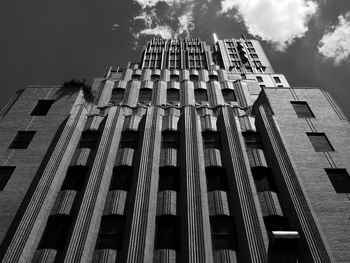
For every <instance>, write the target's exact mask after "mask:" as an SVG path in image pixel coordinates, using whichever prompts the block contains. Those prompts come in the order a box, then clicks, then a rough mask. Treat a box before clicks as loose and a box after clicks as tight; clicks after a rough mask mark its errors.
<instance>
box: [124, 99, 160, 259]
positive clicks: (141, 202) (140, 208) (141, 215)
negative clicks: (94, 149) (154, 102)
mask: <svg viewBox="0 0 350 263" xmlns="http://www.w3.org/2000/svg"><path fill="white" fill-rule="evenodd" d="M161 111H163V110H162V109H160V108H159V107H158V106H150V107H149V108H148V111H147V114H146V120H145V127H144V131H143V136H142V138H140V142H141V143H142V145H141V151H140V155H139V156H138V160H137V163H138V166H137V167H136V171H137V174H136V178H137V182H136V189H135V188H133V189H132V197H131V198H132V199H133V200H134V205H133V210H132V214H131V217H132V218H131V220H130V223H129V225H128V226H127V230H128V233H130V236H129V238H128V240H129V241H128V242H129V244H128V246H127V247H128V251H127V253H126V259H124V260H123V262H129V263H134V262H152V258H153V250H154V249H153V248H154V230H155V215H156V209H157V190H158V177H159V176H158V169H159V157H160V142H161V127H162V125H161Z"/></svg>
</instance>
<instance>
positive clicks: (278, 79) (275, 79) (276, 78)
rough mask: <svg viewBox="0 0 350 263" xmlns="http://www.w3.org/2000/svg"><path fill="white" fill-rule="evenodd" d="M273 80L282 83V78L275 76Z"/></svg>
mask: <svg viewBox="0 0 350 263" xmlns="http://www.w3.org/2000/svg"><path fill="white" fill-rule="evenodd" d="M273 80H274V81H275V82H276V83H281V80H280V78H279V77H273Z"/></svg>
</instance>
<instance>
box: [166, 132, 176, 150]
mask: <svg viewBox="0 0 350 263" xmlns="http://www.w3.org/2000/svg"><path fill="white" fill-rule="evenodd" d="M162 147H163V148H174V149H178V148H179V133H178V132H177V131H163V132H162Z"/></svg>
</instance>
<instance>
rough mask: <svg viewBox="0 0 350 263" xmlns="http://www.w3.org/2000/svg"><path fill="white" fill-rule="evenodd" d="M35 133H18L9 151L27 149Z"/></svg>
mask: <svg viewBox="0 0 350 263" xmlns="http://www.w3.org/2000/svg"><path fill="white" fill-rule="evenodd" d="M35 133H36V131H18V132H17V135H16V137H15V138H14V139H13V141H12V143H11V145H10V147H9V149H27V148H28V146H29V144H30V142H31V141H32V139H33V137H34V135H35Z"/></svg>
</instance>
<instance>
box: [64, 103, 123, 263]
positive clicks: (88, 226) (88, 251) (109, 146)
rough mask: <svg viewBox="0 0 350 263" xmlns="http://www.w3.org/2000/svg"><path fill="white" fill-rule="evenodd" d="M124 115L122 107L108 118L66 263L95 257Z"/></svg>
mask: <svg viewBox="0 0 350 263" xmlns="http://www.w3.org/2000/svg"><path fill="white" fill-rule="evenodd" d="M121 115H122V110H121V108H120V107H113V108H111V110H110V112H109V114H108V117H107V120H106V124H105V126H104V130H103V133H102V136H101V139H100V143H99V146H98V149H97V152H96V157H95V160H94V163H93V165H92V168H91V171H90V176H89V180H88V183H87V186H86V188H85V192H84V194H83V198H82V200H81V205H80V208H79V212H78V215H77V217H76V219H75V224H74V228H73V231H72V235H71V238H70V241H69V244H68V246H67V250H66V253H65V255H64V259H63V261H64V262H85V261H88V260H89V259H90V258H91V257H92V254H93V251H94V245H95V242H94V240H95V239H96V234H97V231H98V226H99V222H100V218H101V215H102V213H103V207H104V203H105V200H106V195H107V189H108V183H109V181H110V179H111V176H112V170H113V164H114V160H115V157H116V154H117V146H118V144H119V140H120V134H121V127H122V122H123V118H122V116H121Z"/></svg>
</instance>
